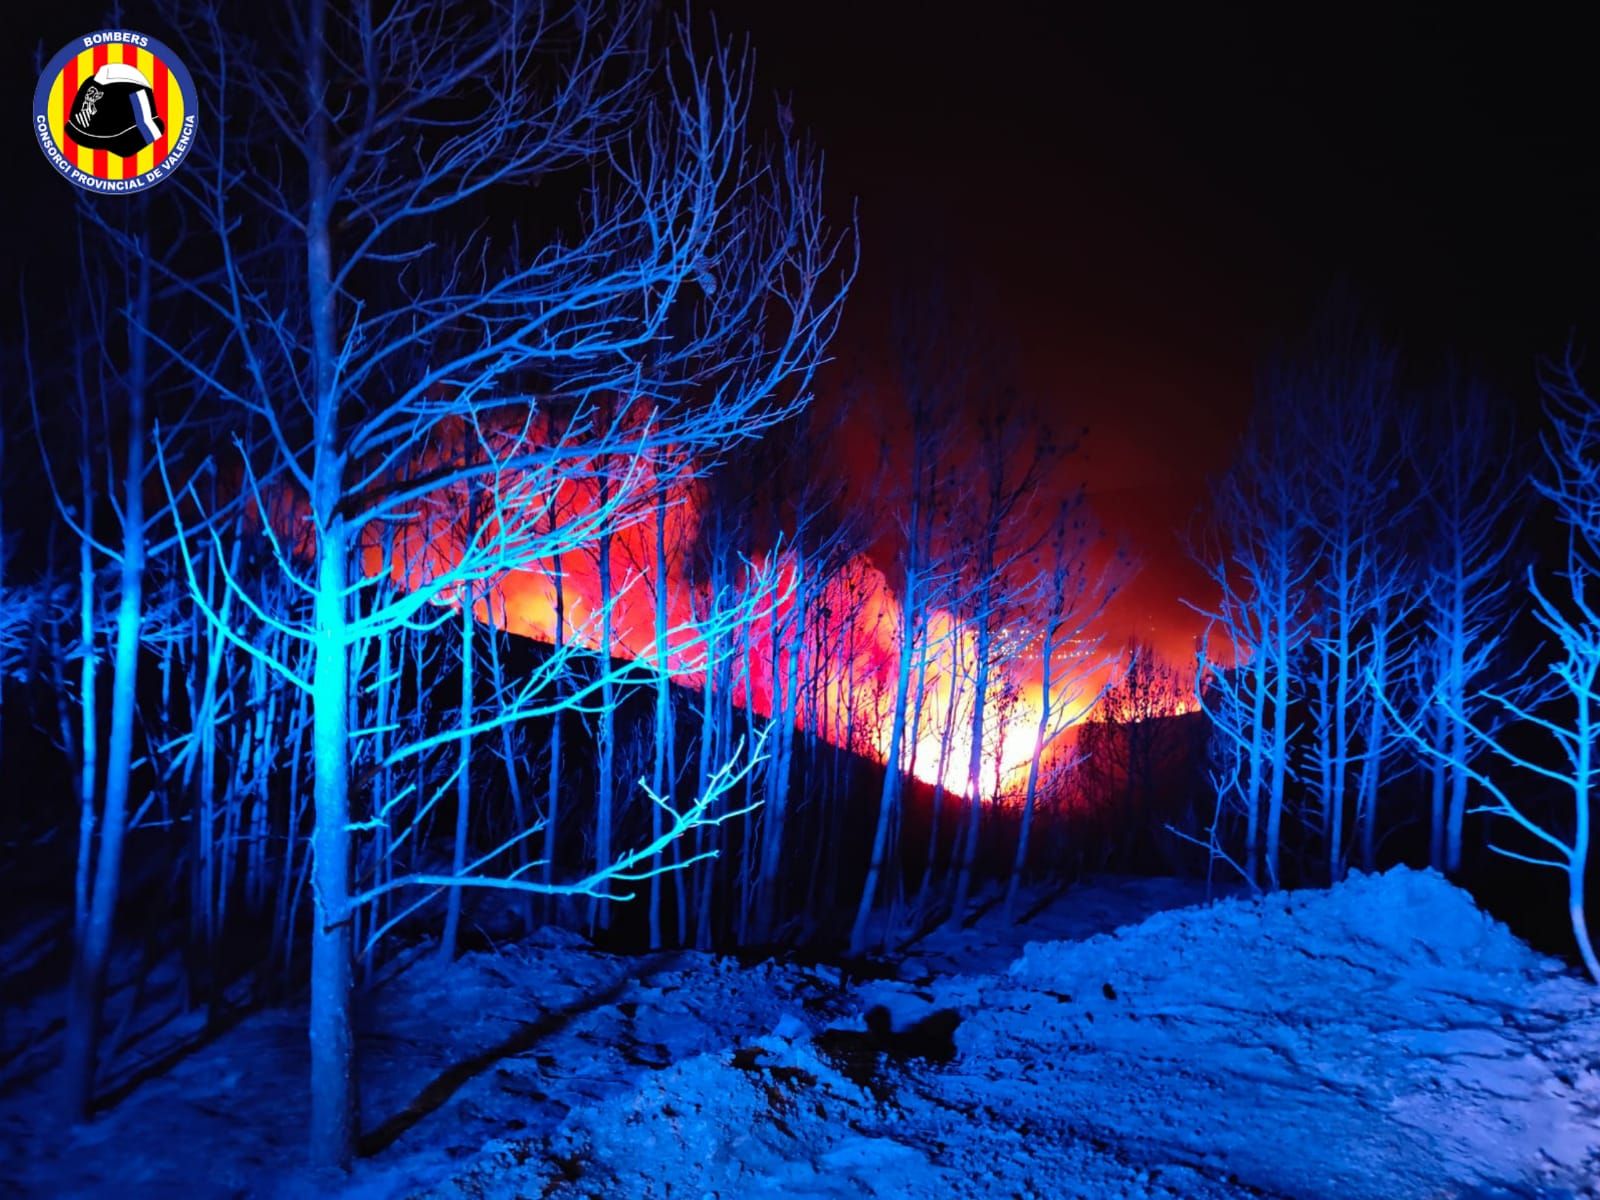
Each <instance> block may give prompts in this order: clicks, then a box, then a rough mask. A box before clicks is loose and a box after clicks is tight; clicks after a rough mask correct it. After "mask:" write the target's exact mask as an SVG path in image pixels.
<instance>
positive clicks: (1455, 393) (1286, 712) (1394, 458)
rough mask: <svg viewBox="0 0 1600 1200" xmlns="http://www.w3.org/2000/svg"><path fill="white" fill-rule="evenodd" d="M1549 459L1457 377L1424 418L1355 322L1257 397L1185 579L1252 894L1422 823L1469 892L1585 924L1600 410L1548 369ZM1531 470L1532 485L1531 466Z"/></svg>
mask: <svg viewBox="0 0 1600 1200" xmlns="http://www.w3.org/2000/svg"><path fill="white" fill-rule="evenodd" d="M1543 384H1544V391H1545V396H1546V404H1545V415H1544V422H1543V427H1542V428H1541V430H1540V431H1539V446H1540V452H1539V454H1538V455H1537V456H1536V457H1535V456H1524V455H1522V454H1521V453H1520V451H1519V449H1518V439H1517V437H1516V433H1517V431H1516V430H1514V429H1513V427H1512V423H1511V421H1510V420H1509V418H1508V416H1507V410H1506V407H1505V406H1504V404H1503V403H1500V402H1497V400H1496V398H1495V397H1494V396H1492V395H1491V394H1490V393H1489V391H1488V390H1487V389H1486V388H1485V387H1484V386H1483V385H1482V384H1480V383H1478V382H1476V381H1474V380H1471V379H1469V378H1466V377H1465V376H1462V375H1459V374H1458V375H1456V376H1455V377H1452V378H1449V379H1447V380H1446V381H1445V382H1444V383H1443V384H1442V385H1437V386H1433V387H1430V388H1428V389H1427V390H1426V391H1425V392H1423V393H1421V394H1419V393H1418V390H1417V389H1416V388H1415V386H1414V385H1412V384H1409V383H1407V382H1405V381H1404V377H1403V374H1402V368H1401V363H1400V359H1399V356H1398V354H1397V353H1396V351H1395V350H1394V348H1393V347H1392V346H1389V345H1387V344H1385V343H1384V342H1383V341H1382V340H1381V339H1380V338H1379V337H1377V336H1376V335H1375V334H1373V333H1372V332H1370V331H1368V330H1363V329H1361V328H1359V327H1358V324H1357V323H1356V322H1353V321H1351V320H1349V319H1348V318H1347V317H1345V318H1340V317H1332V316H1330V317H1328V318H1326V319H1325V320H1324V321H1323V323H1322V324H1321V325H1320V326H1319V327H1318V328H1317V330H1315V331H1314V332H1313V334H1312V336H1311V338H1310V339H1309V342H1308V345H1307V346H1306V347H1305V348H1303V350H1301V351H1299V352H1297V353H1294V354H1290V355H1285V356H1284V357H1282V358H1281V359H1280V360H1278V361H1277V363H1276V364H1275V365H1274V366H1273V367H1271V368H1270V369H1269V370H1268V371H1267V372H1266V374H1265V377H1264V380H1263V385H1262V388H1261V391H1260V396H1259V402H1258V404H1257V406H1256V409H1255V412H1254V414H1253V416H1252V418H1251V421H1250V424H1249V428H1248V429H1247V431H1246V434H1245V440H1244V445H1243V449H1242V451H1241V453H1240V454H1239V457H1238V460H1237V462H1236V463H1235V465H1234V466H1233V467H1232V469H1231V470H1230V471H1229V472H1228V473H1227V474H1226V475H1225V476H1224V477H1223V478H1222V479H1221V480H1220V481H1219V482H1218V485H1217V489H1216V492H1215V495H1214V497H1213V512H1212V514H1211V517H1210V520H1209V522H1208V524H1207V527H1206V528H1205V530H1204V532H1203V533H1202V534H1201V535H1200V536H1199V537H1198V538H1197V539H1196V540H1195V554H1196V557H1197V559H1198V561H1200V562H1201V563H1202V564H1203V565H1204V566H1205V568H1206V571H1207V573H1208V574H1209V576H1210V579H1211V581H1212V583H1213V584H1214V585H1215V591H1216V596H1217V599H1216V601H1215V602H1214V603H1210V604H1207V605H1204V606H1203V607H1202V611H1203V612H1205V613H1206V615H1207V616H1208V617H1209V630H1208V634H1207V637H1206V639H1205V642H1204V645H1203V648H1202V650H1201V653H1200V657H1199V682H1198V687H1197V696H1198V699H1199V701H1200V703H1201V706H1202V708H1203V710H1204V712H1205V714H1206V716H1207V718H1208V725H1209V728H1210V730H1211V751H1210V777H1211V781H1212V784H1213V786H1214V790H1215V793H1216V797H1217V804H1216V808H1215V817H1214V820H1213V821H1212V822H1211V824H1210V829H1209V834H1208V835H1207V836H1206V837H1205V838H1204V839H1203V840H1204V841H1205V842H1206V844H1207V845H1208V847H1209V849H1210V851H1211V853H1212V855H1213V856H1214V857H1215V859H1217V860H1219V861H1225V862H1226V863H1227V864H1229V865H1230V866H1231V867H1232V868H1233V869H1234V870H1235V871H1236V872H1237V874H1238V875H1240V876H1242V877H1243V878H1244V879H1245V880H1246V881H1247V882H1248V883H1249V884H1251V885H1252V886H1256V887H1269V888H1270V887H1278V886H1282V885H1285V884H1288V883H1293V882H1303V881H1317V880H1338V879H1341V878H1343V876H1344V875H1345V873H1346V872H1347V871H1348V870H1349V868H1350V867H1351V866H1352V864H1356V865H1359V866H1361V867H1362V868H1365V869H1367V870H1371V869H1373V868H1374V867H1375V866H1376V865H1378V863H1379V861H1380V857H1381V856H1382V853H1383V843H1384V841H1385V839H1386V838H1387V837H1389V836H1390V835H1395V834H1398V835H1400V836H1401V837H1402V838H1404V837H1405V835H1406V833H1407V827H1408V826H1409V825H1414V824H1416V823H1418V822H1417V817H1416V815H1415V813H1416V809H1417V806H1416V805H1415V804H1414V803H1413V802H1411V797H1415V796H1417V795H1419V794H1420V796H1421V798H1422V804H1421V806H1420V807H1421V813H1420V817H1421V822H1420V823H1421V824H1422V826H1423V828H1424V829H1425V831H1426V854H1427V857H1428V860H1429V861H1430V862H1431V864H1432V866H1433V867H1435V868H1436V869H1438V870H1440V871H1446V872H1449V873H1451V874H1456V873H1458V872H1460V871H1461V870H1462V869H1463V866H1464V863H1465V861H1466V856H1465V853H1464V847H1466V846H1468V844H1469V839H1468V838H1467V830H1468V818H1469V817H1470V816H1472V815H1473V814H1486V815H1487V816H1489V817H1490V818H1492V819H1491V820H1489V821H1484V822H1481V823H1480V824H1479V826H1478V828H1479V829H1480V830H1481V832H1482V833H1483V834H1484V835H1485V837H1486V838H1487V849H1488V850H1490V851H1492V852H1494V853H1496V854H1498V855H1501V856H1504V857H1506V858H1510V859H1513V860H1517V861H1520V862H1524V863H1529V864H1535V865H1540V866H1547V867H1552V868H1555V869H1556V870H1558V871H1560V872H1561V873H1562V875H1563V876H1564V877H1565V880H1566V892H1567V903H1566V908H1567V910H1568V912H1569V914H1570V917H1571V922H1572V928H1573V933H1574V937H1575V940H1576V943H1577V947H1578V950H1579V952H1580V954H1581V956H1582V958H1583V961H1584V964H1585V965H1586V967H1587V968H1588V970H1589V972H1590V974H1591V975H1593V976H1595V978H1596V979H1597V980H1600V961H1597V960H1596V958H1595V952H1594V950H1593V947H1592V943H1591V940H1590V937H1589V933H1588V929H1587V923H1586V919H1585V911H1584V902H1585V886H1584V885H1585V877H1586V874H1587V872H1588V869H1589V866H1588V848H1589V841H1590V837H1591V832H1590V831H1591V828H1592V820H1593V805H1594V803H1595V789H1594V784H1595V775H1594V772H1595V758H1594V756H1595V752H1596V749H1597V744H1596V729H1597V725H1596V721H1597V719H1600V615H1597V609H1596V607H1595V603H1594V599H1593V597H1592V594H1591V587H1592V584H1593V581H1594V579H1595V577H1596V572H1597V570H1600V405H1597V403H1596V402H1595V400H1594V399H1593V398H1592V397H1591V396H1589V395H1588V394H1587V393H1586V392H1585V391H1584V389H1583V386H1582V385H1581V383H1580V381H1579V374H1578V364H1577V362H1576V361H1575V360H1574V359H1573V358H1572V357H1571V356H1569V357H1567V358H1566V359H1564V360H1562V361H1560V362H1558V363H1554V364H1550V365H1548V366H1547V367H1546V369H1545V372H1544V378H1543ZM1526 457H1533V461H1524V459H1525V458H1526Z"/></svg>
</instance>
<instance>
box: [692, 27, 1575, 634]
mask: <svg viewBox="0 0 1600 1200" xmlns="http://www.w3.org/2000/svg"><path fill="white" fill-rule="evenodd" d="M712 9H713V11H715V12H716V13H718V14H719V16H720V17H721V19H722V21H723V24H724V27H725V28H728V29H732V30H748V31H750V33H751V34H752V36H753V40H754V44H755V46H756V48H757V53H758V57H759V62H760V65H761V69H762V74H763V82H765V83H766V84H767V86H769V87H771V88H773V89H775V90H777V91H779V92H781V93H784V94H788V95H791V96H792V97H793V106H794V113H795V118H796V120H797V122H798V123H799V124H801V125H802V126H804V127H806V128H808V129H809V130H811V131H812V132H813V133H814V134H815V136H816V137H817V139H818V140H819V142H820V143H821V145H822V146H823V147H824V149H825V150H826V152H827V155H828V164H829V184H830V188H831V190H832V193H833V202H834V204H835V207H836V210H837V211H838V212H839V213H841V214H848V212H849V204H850V202H851V200H852V198H853V199H855V200H856V201H857V202H858V203H859V211H860V220H861V237H862V270H861V278H860V280H859V281H858V284H857V286H856V288H855V290H854V292H853V293H852V295H851V298H850V303H849V306H848V308H847V312H846V318H845V322H846V324H845V329H844V331H843V334H842V336H841V338H840V340H839V341H838V342H837V343H836V346H835V349H836V355H835V358H836V362H835V365H834V367H833V371H832V374H831V375H829V376H827V377H826V379H825V387H826V384H827V382H828V381H831V382H832V383H834V385H835V386H848V384H847V383H846V382H845V381H850V380H857V379H859V378H861V377H862V376H863V375H865V376H866V377H868V378H869V379H870V378H872V377H873V376H874V373H875V371H876V369H877V368H876V365H875V364H877V363H879V362H881V359H882V357H883V356H884V353H885V351H884V349H883V345H884V341H885V337H884V335H885V329H886V325H887V321H886V313H887V312H888V311H889V310H890V309H891V307H892V304H893V298H894V296H895V295H896V294H897V292H898V291H900V290H901V289H903V288H904V287H905V286H906V283H907V281H908V280H913V281H914V280H916V279H918V278H926V264H928V262H929V261H930V260H931V259H934V258H937V259H940V260H943V261H944V262H946V263H947V265H946V266H945V267H944V268H942V269H943V271H944V273H945V276H946V280H945V282H946V283H947V284H950V283H953V284H955V285H957V286H967V287H971V288H972V290H973V291H974V292H975V293H976V296H975V298H974V303H975V304H977V305H978V306H979V311H980V314H981V315H980V320H984V321H986V322H987V323H988V325H989V327H988V328H986V329H982V330H978V331H975V335H976V336H977V337H978V338H980V339H984V340H994V341H998V342H1000V343H1001V344H1004V345H1006V346H1008V347H1011V348H1012V350H1011V354H1012V356H1013V358H1014V380H1013V382H1014V383H1015V385H1016V386H1017V387H1018V388H1019V389H1020V391H1021V393H1022V394H1023V395H1024V396H1025V397H1027V398H1028V399H1029V402H1031V403H1033V404H1036V405H1038V406H1039V408H1040V409H1041V410H1042V411H1043V412H1044V413H1046V414H1047V415H1049V416H1050V417H1051V419H1052V420H1053V421H1055V422H1057V423H1058V424H1059V425H1061V426H1070V425H1084V424H1086V425H1088V426H1089V429H1090V434H1089V438H1088V440H1087V441H1086V443H1085V445H1084V448H1083V451H1082V452H1081V453H1080V454H1079V455H1077V456H1076V457H1075V459H1074V461H1073V463H1072V464H1071V467H1070V470H1069V475H1070V476H1071V477H1072V478H1074V479H1082V480H1083V481H1084V482H1086V483H1087V485H1088V486H1089V488H1090V490H1091V494H1092V499H1093V502H1094V504H1095V508H1096V513H1097V516H1098V517H1099V519H1100V520H1101V521H1102V523H1104V524H1105V526H1106V527H1107V528H1108V530H1110V531H1111V532H1112V533H1113V534H1115V535H1117V536H1120V537H1121V538H1122V539H1124V541H1125V542H1126V544H1127V545H1128V547H1129V549H1130V550H1131V551H1132V553H1133V554H1134V555H1135V556H1136V557H1137V558H1138V559H1139V560H1140V561H1141V562H1142V563H1143V564H1144V565H1143V569H1142V571H1141V573H1140V575H1139V577H1138V579H1137V580H1136V582H1135V584H1134V586H1133V587H1132V588H1131V589H1130V590H1129V592H1128V593H1127V595H1126V596H1125V603H1124V604H1123V605H1122V606H1121V608H1120V610H1119V611H1118V613H1117V614H1116V620H1117V622H1118V623H1119V624H1121V625H1122V626H1124V628H1121V629H1113V630H1111V631H1109V632H1111V633H1112V634H1113V635H1114V636H1117V637H1121V636H1122V635H1123V634H1124V633H1125V632H1131V631H1135V630H1137V631H1138V632H1140V633H1142V634H1144V635H1146V636H1150V635H1153V636H1154V637H1155V639H1156V640H1157V641H1158V643H1159V644H1160V645H1161V646H1162V647H1163V649H1164V650H1166V652H1167V653H1169V654H1172V655H1186V654H1187V653H1188V651H1189V649H1190V647H1191V645H1192V641H1191V639H1192V635H1193V633H1194V632H1196V631H1197V629H1198V625H1197V623H1196V622H1195V620H1194V618H1192V617H1191V616H1190V615H1189V614H1187V612H1186V611H1185V610H1184V609H1183V608H1182V607H1181V606H1180V605H1179V604H1177V603H1176V599H1175V597H1176V596H1177V595H1178V594H1179V593H1183V592H1190V593H1191V594H1193V593H1194V592H1195V591H1197V590H1199V589H1200V587H1201V585H1200V583H1199V582H1198V581H1197V580H1196V579H1195V578H1194V576H1193V574H1192V572H1191V571H1190V570H1189V569H1188V568H1187V566H1186V564H1185V563H1184V561H1183V553H1182V550H1181V548H1180V545H1179V542H1178V540H1177V539H1176V538H1175V537H1174V535H1173V531H1174V530H1175V529H1176V528H1179V527H1182V526H1184V525H1186V524H1187V523H1188V521H1189V519H1190V514H1191V513H1192V512H1193V511H1194V510H1195V509H1196V508H1197V507H1198V505H1199V504H1200V502H1201V499H1202V496H1203V493H1204V481H1205V479H1206V477H1207V476H1208V475H1209V474H1212V473H1215V472H1216V471H1218V470H1219V469H1221V468H1222V467H1223V466H1224V465H1225V464H1226V461H1227V459H1228V456H1229V454H1230V452H1231V447H1232V444H1233V442H1234V439H1235V438H1236V436H1237V434H1238V431H1239V429H1240V427H1241V426H1242V423H1243V419H1244V415H1245V411H1246V409H1247V407H1248V405H1249V403H1250V398H1251V392H1252V387H1253V381H1254V376H1255V373H1256V371H1257V368H1258V367H1259V365H1260V363H1261V361H1262V359H1263V357H1264V356H1265V355H1266V354H1268V353H1270V352H1271V351H1272V350H1273V349H1274V348H1275V347H1277V346H1279V345H1281V344H1282V343H1283V342H1284V341H1285V340H1286V339H1290V338H1292V337H1294V336H1295V335H1296V333H1298V332H1299V331H1300V330H1301V329H1302V328H1303V327H1304V326H1305V325H1306V323H1307V322H1308V321H1309V320H1310V319H1311V318H1312V317H1313V316H1314V314H1315V313H1316V312H1317V311H1318V310H1319V308H1320V307H1322V306H1323V305H1324V304H1325V303H1326V302H1328V299H1329V297H1330V296H1331V295H1333V294H1334V293H1335V292H1339V293H1340V294H1343V295H1348V296H1350V297H1352V298H1353V300H1354V302H1355V303H1356V304H1357V305H1358V306H1359V307H1360V310H1361V311H1362V312H1363V313H1364V314H1366V315H1367V316H1368V317H1369V318H1370V319H1371V320H1373V321H1375V322H1379V323H1381V324H1382V325H1383V326H1384V327H1385V328H1387V329H1388V330H1389V331H1390V332H1391V334H1392V335H1393V336H1395V337H1397V339H1398V340H1399V341H1400V342H1401V344H1402V345H1403V346H1404V347H1405V348H1406V351H1407V354H1408V356H1409V358H1410V359H1411V362H1412V365H1413V368H1414V370H1415V372H1416V373H1417V374H1418V375H1419V376H1424V377H1425V376H1426V375H1427V374H1429V373H1430V372H1432V371H1435V370H1437V368H1438V366H1439V364H1441V363H1442V362H1443V361H1444V359H1445V357H1446V356H1454V357H1456V358H1458V359H1459V360H1460V361H1463V362H1465V363H1466V364H1468V365H1469V366H1470V367H1472V368H1473V369H1474V370H1476V371H1479V372H1482V373H1485V374H1487V375H1488V376H1489V377H1490V378H1492V379H1493V380H1494V382H1495V383H1496V385H1497V387H1498V389H1499V393H1500V394H1501V395H1502V396H1503V397H1504V402H1505V403H1507V404H1514V405H1517V406H1518V407H1519V408H1526V407H1528V406H1529V405H1530V404H1532V403H1534V402H1535V395H1536V388H1535V363H1536V359H1537V357H1538V356H1539V355H1540V354H1547V353H1552V352H1557V351H1559V350H1560V349H1561V348H1562V346H1563V344H1564V343H1565V341H1566V340H1567V338H1568V336H1569V334H1575V335H1576V337H1577V338H1578V340H1579V342H1580V344H1581V343H1582V341H1583V340H1584V338H1585V336H1586V335H1587V336H1588V337H1590V338H1592V337H1593V333H1594V330H1595V329H1597V328H1600V322H1596V320H1595V317H1596V316H1597V315H1600V306H1597V304H1596V289H1595V286H1594V281H1595V280H1597V279H1600V226H1597V223H1596V219H1595V218H1596V214H1597V213H1600V166H1597V164H1596V156H1595V154H1594V152H1593V136H1594V126H1593V122H1592V119H1591V115H1592V104H1590V103H1589V102H1588V100H1589V99H1592V97H1588V98H1587V99H1586V87H1585V81H1586V79H1588V78H1589V77H1590V71H1591V68H1592V64H1591V63H1590V62H1588V61H1586V58H1587V55H1588V53H1589V51H1588V49H1587V48H1586V47H1588V46H1590V45H1592V43H1590V42H1589V41H1588V39H1587V37H1586V36H1585V34H1584V30H1583V29H1582V28H1580V27H1579V25H1578V24H1576V23H1575V22H1574V21H1572V20H1568V19H1563V18H1561V17H1558V16H1555V15H1547V16H1545V17H1544V18H1542V19H1540V18H1538V17H1534V18H1532V19H1528V20H1523V19H1521V18H1520V17H1519V21H1518V23H1517V24H1516V27H1515V28H1507V27H1506V25H1505V24H1504V23H1502V22H1499V21H1497V20H1494V19H1491V17H1490V16H1489V15H1487V14H1485V15H1481V16H1479V15H1473V14H1470V13H1468V12H1467V11H1466V10H1465V9H1460V8H1457V9H1456V10H1455V11H1452V12H1450V13H1449V14H1448V15H1446V14H1444V13H1443V12H1442V11H1440V12H1435V13H1425V12H1422V11H1420V10H1402V9H1399V8H1396V7H1392V6H1391V7H1386V8H1384V9H1382V10H1377V9H1373V10H1370V11H1365V12H1363V11H1360V10H1358V9H1356V8H1354V7H1352V6H1348V5H1341V6H1338V7H1336V8H1332V7H1330V8H1327V9H1325V10H1323V11H1322V12H1320V13H1318V12H1315V11H1313V10H1312V9H1310V8H1305V7H1303V6H1284V5H1270V6H1269V5H1262V6H1248V7H1241V6H1209V5H1208V6H1173V7H1171V8H1161V7H1158V6H1144V5H1138V6H1134V5H1119V6H1110V5H1107V6H1078V5H1058V4H989V5H978V6H955V5H926V4H899V3H896V4H888V3H863V2H861V0H848V2H847V0H812V2H808V3H806V4H803V5H801V4H796V5H786V4H770V3H763V2H759V0H720V2H719V3H715V4H713V5H712ZM1070 482H1071V480H1070V479H1064V480H1063V481H1062V484H1063V487H1066V486H1068V485H1069V484H1070Z"/></svg>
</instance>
